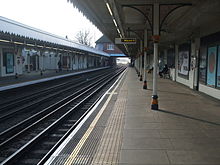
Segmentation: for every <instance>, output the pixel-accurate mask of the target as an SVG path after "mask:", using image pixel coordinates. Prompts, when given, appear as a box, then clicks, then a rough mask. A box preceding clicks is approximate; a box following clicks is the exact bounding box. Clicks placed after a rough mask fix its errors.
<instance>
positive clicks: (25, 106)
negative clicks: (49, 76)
mask: <svg viewBox="0 0 220 165" xmlns="http://www.w3.org/2000/svg"><path fill="white" fill-rule="evenodd" d="M105 74H106V73H104V74H102V75H98V76H97V77H95V78H98V77H101V76H103V75H105ZM95 78H91V79H87V81H84V82H82V83H79V84H76V85H74V86H71V87H68V88H65V87H66V86H67V85H64V86H62V87H60V88H64V90H61V91H58V92H55V93H54V94H50V95H47V96H45V97H43V98H41V99H38V100H37V101H34V102H31V103H29V104H26V105H24V106H22V107H19V108H17V109H16V110H14V111H11V112H8V113H6V114H4V115H1V116H0V121H3V120H6V119H8V118H9V117H11V116H13V115H15V114H16V113H18V112H22V111H24V110H26V109H27V108H30V107H32V106H35V105H37V104H40V103H42V102H45V100H46V99H48V100H49V99H51V98H52V97H56V96H57V95H60V94H61V93H64V92H66V91H69V90H70V89H73V88H76V87H78V86H80V85H82V84H85V83H88V82H89V81H93V80H94V79H95ZM73 83H76V82H73ZM53 90H56V88H53ZM49 92H50V91H46V92H44V93H43V94H41V95H43V96H44V95H45V94H47V93H49ZM36 97H37V96H36ZM36 97H34V98H36ZM27 101H28V100H27ZM22 102H23V101H22Z"/></svg>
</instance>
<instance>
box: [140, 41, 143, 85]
mask: <svg viewBox="0 0 220 165" xmlns="http://www.w3.org/2000/svg"><path fill="white" fill-rule="evenodd" d="M142 51H143V42H142V40H140V81H143V67H142V60H143V59H142V58H143V57H142Z"/></svg>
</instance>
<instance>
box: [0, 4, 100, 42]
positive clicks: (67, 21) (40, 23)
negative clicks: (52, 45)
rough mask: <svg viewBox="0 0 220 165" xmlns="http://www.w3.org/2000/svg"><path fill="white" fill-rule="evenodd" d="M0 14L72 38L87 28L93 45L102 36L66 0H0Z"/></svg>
mask: <svg viewBox="0 0 220 165" xmlns="http://www.w3.org/2000/svg"><path fill="white" fill-rule="evenodd" d="M0 15H1V16H3V17H6V18H9V19H12V20H15V21H17V22H20V23H23V24H26V25H29V26H32V27H35V28H38V29H41V30H44V31H47V32H50V33H52V34H56V35H59V36H62V37H65V36H66V35H67V36H68V38H69V39H72V40H75V35H76V33H77V32H78V31H79V30H80V29H89V30H90V32H91V35H92V36H94V37H93V41H92V42H93V46H94V41H96V40H97V39H98V38H99V37H101V36H102V33H101V32H100V31H99V30H98V29H97V28H96V27H95V26H94V25H92V23H91V22H90V21H89V20H87V19H86V18H85V17H84V16H83V15H82V14H81V13H79V11H78V10H77V9H76V8H74V7H73V5H72V4H71V3H68V2H67V0H0Z"/></svg>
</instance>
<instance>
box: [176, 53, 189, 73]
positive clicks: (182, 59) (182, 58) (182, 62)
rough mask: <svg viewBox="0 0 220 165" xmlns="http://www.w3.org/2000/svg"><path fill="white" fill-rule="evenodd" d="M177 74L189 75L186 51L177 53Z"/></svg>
mask: <svg viewBox="0 0 220 165" xmlns="http://www.w3.org/2000/svg"><path fill="white" fill-rule="evenodd" d="M178 73H179V74H182V75H186V76H187V75H188V74H189V52H188V51H181V52H179V59H178Z"/></svg>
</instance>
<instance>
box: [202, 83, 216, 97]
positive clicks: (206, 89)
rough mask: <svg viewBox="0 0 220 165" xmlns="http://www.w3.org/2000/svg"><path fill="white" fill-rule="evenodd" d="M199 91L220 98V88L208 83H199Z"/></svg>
mask: <svg viewBox="0 0 220 165" xmlns="http://www.w3.org/2000/svg"><path fill="white" fill-rule="evenodd" d="M199 91H200V92H203V93H206V94H208V95H210V96H212V97H215V98H217V99H220V90H219V89H215V88H211V87H208V86H206V85H203V84H199Z"/></svg>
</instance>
